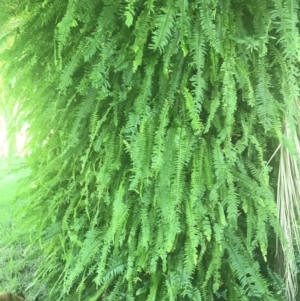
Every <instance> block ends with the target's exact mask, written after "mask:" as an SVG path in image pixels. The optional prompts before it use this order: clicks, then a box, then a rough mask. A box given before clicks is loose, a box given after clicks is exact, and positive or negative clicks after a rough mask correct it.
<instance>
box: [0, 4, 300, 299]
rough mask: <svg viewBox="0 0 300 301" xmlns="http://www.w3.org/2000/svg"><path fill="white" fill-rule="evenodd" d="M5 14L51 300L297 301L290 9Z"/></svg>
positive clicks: (8, 75) (7, 8)
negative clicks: (286, 176)
mask: <svg viewBox="0 0 300 301" xmlns="http://www.w3.org/2000/svg"><path fill="white" fill-rule="evenodd" d="M1 6H2V8H3V10H2V13H3V14H4V13H5V16H6V17H5V20H7V22H9V20H11V19H13V18H14V19H16V18H20V24H19V25H18V26H17V27H14V28H12V29H11V30H10V31H9V32H8V33H7V34H6V35H5V38H6V39H7V38H8V37H13V40H14V42H13V44H12V46H11V47H10V48H9V49H8V50H5V51H2V54H1V60H2V62H3V64H4V65H3V66H4V67H3V70H2V72H3V74H4V75H3V76H4V78H5V79H6V86H7V87H8V86H9V84H10V82H9V81H10V80H11V79H12V78H14V77H15V78H16V83H15V87H14V89H11V90H10V93H9V96H10V97H12V98H14V99H18V97H19V96H20V95H22V97H23V101H22V103H21V106H20V109H21V111H22V112H23V115H22V118H20V123H22V122H24V121H26V122H28V123H29V124H30V128H29V129H28V144H27V147H28V150H29V151H30V154H29V155H28V158H27V162H28V166H29V167H30V169H31V176H30V177H29V178H28V179H27V182H26V183H27V185H25V184H24V183H23V184H22V187H23V190H22V193H21V194H20V197H21V198H22V199H23V202H24V207H23V215H24V216H23V219H22V227H23V228H24V229H26V230H27V231H28V232H30V233H28V234H30V237H31V248H32V249H33V250H36V254H35V257H33V258H44V261H43V263H42V264H41V265H40V267H39V270H38V272H37V275H36V283H38V282H43V283H46V285H47V287H48V288H49V296H51V297H49V299H50V298H51V299H53V298H54V299H56V300H77V299H78V300H90V301H92V300H143V301H144V300H205V301H211V300H232V301H235V300H251V301H252V300H285V299H286V297H287V298H288V299H290V300H294V299H295V295H296V289H297V279H296V273H297V271H296V264H295V262H296V257H295V256H296V253H294V252H289V251H288V250H290V249H291V248H292V250H293V245H294V244H295V240H296V241H297V240H298V236H297V231H296V232H291V231H293V230H291V229H297V218H298V217H297V215H295V217H294V220H292V223H291V221H290V220H289V219H282V218H281V220H279V219H278V217H282V216H287V213H288V212H293V209H294V207H293V206H294V204H293V203H287V204H286V206H283V207H284V208H285V209H284V210H285V211H283V214H281V213H279V214H278V213H277V208H276V197H275V191H276V188H277V186H278V187H279V191H280V187H291V186H292V184H291V183H293V184H295V182H293V177H291V178H292V179H291V180H290V182H289V184H290V186H288V185H287V186H284V184H283V185H282V182H279V184H278V185H277V178H278V174H279V168H278V162H279V153H275V150H276V149H277V147H278V145H279V144H280V145H281V148H282V149H284V151H285V152H287V153H288V154H289V156H291V157H290V158H296V155H297V143H298V142H297V141H298V136H297V127H298V117H299V108H298V96H299V87H298V69H297V68H298V66H299V65H298V64H299V53H300V52H299V45H300V44H299V32H298V31H299V30H298V19H299V11H298V2H297V1H295V0H285V1H279V0H274V1H273V2H270V1H266V0H263V1H262V0H260V1H256V0H253V1H250V2H249V1H243V0H242V1H241V0H239V1H237V0H232V1H229V0H223V1H215V0H201V1H200V0H199V1H197V0H193V1H185V0H181V1H179V0H173V1H171V0H168V1H153V0H148V1H139V0H126V1H125V0H115V1H107V0H102V1H92V0H82V1H79V0H69V1H59V0H52V1H48V0H45V1H28V0H27V1H20V2H17V1H15V2H11V1H10V2H7V1H2V2H1ZM285 129H288V132H287V131H286V130H285ZM273 155H274V156H273ZM293 156H294V157H293ZM271 159H272V160H271ZM281 162H282V161H281ZM286 162H287V161H286ZM280 166H281V171H282V166H283V167H285V168H286V169H287V170H290V171H291V168H289V166H288V165H285V164H284V162H283V163H282V164H281V165H280ZM294 166H297V163H296V164H295V165H294ZM295 169H296V168H294V170H295ZM285 184H287V183H286V182H285ZM296 185H298V183H296ZM287 189H289V188H287ZM287 194H288V193H287ZM295 200H297V197H296V198H292V201H293V202H294V201H295ZM281 204H282V202H281ZM281 212H282V211H281ZM280 222H281V226H283V227H280ZM287 225H288V226H287ZM285 226H287V228H284V227H285ZM282 229H289V230H288V231H289V233H292V234H291V235H287V232H288V231H282ZM276 237H277V238H278V239H279V240H278V246H279V247H278V252H279V251H280V253H281V254H282V256H283V257H282V258H283V260H285V261H286V262H288V263H289V264H284V265H283V269H284V268H285V267H287V270H286V274H285V275H286V278H285V284H286V289H285V291H284V289H283V286H282V282H281V280H280V277H279V276H278V275H277V274H276V273H275V270H276V266H275V261H274V257H275V252H274V251H275V250H274V249H275V240H276ZM281 245H282V246H283V247H281ZM28 260H30V258H29V259H28ZM280 260H282V259H280ZM284 294H285V295H286V297H285V296H284Z"/></svg>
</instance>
